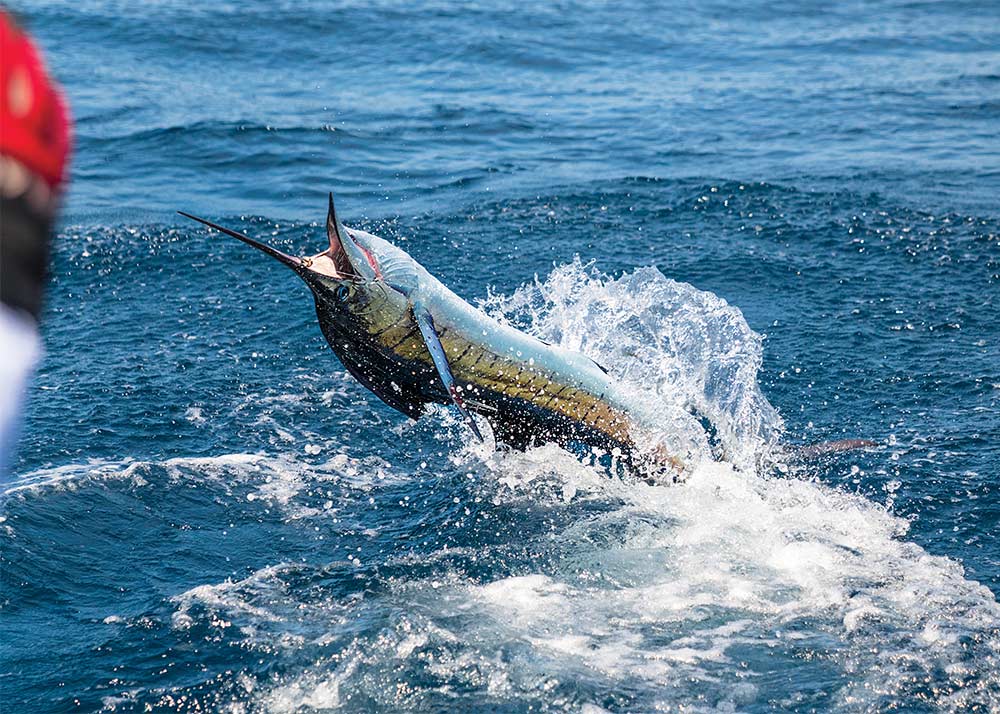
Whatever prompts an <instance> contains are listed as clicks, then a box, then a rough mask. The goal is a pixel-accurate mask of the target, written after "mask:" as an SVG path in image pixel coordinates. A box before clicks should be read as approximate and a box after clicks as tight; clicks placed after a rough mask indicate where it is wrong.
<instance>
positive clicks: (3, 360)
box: [0, 8, 70, 480]
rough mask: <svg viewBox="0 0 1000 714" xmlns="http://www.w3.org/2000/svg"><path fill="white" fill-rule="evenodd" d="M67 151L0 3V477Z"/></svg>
mask: <svg viewBox="0 0 1000 714" xmlns="http://www.w3.org/2000/svg"><path fill="white" fill-rule="evenodd" d="M69 151H70V126H69V115H68V112H67V108H66V103H65V101H64V99H63V97H62V93H61V91H60V89H59V88H58V86H57V85H56V83H55V82H54V81H53V80H52V79H51V78H50V77H49V76H48V74H47V72H46V71H45V66H44V64H43V63H42V60H41V57H40V54H39V52H38V50H37V49H36V47H35V45H34V43H33V42H32V41H31V39H30V38H29V37H28V35H27V34H26V33H25V32H24V30H22V29H21V28H20V27H18V25H17V23H16V21H15V20H14V18H13V17H12V16H11V15H10V13H9V12H8V11H6V10H4V9H3V8H0V479H3V480H5V479H6V477H7V469H8V468H9V467H10V464H11V460H12V457H13V449H14V446H15V443H16V439H17V433H18V430H19V429H18V427H19V424H20V421H21V406H22V403H23V401H24V396H25V393H26V390H27V385H28V382H29V380H30V378H31V374H32V372H33V370H34V367H35V363H36V362H37V361H38V358H39V356H40V354H41V342H40V339H39V335H38V319H39V316H40V314H41V310H42V298H43V293H44V287H45V279H46V272H47V269H48V262H49V245H50V242H51V238H52V230H53V226H54V223H55V217H56V211H57V208H58V205H59V199H60V196H61V193H62V186H63V182H64V179H65V171H66V164H67V159H68V157H69Z"/></svg>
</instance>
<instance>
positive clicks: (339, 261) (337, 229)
mask: <svg viewBox="0 0 1000 714" xmlns="http://www.w3.org/2000/svg"><path fill="white" fill-rule="evenodd" d="M326 237H327V239H328V240H329V241H330V250H329V252H328V255H329V256H330V260H332V261H333V265H334V267H335V268H336V269H337V272H338V273H340V274H341V275H343V276H346V277H359V276H358V271H357V270H355V269H354V266H353V265H352V264H351V259H350V256H349V255H348V251H347V248H345V246H346V245H347V241H349V240H350V237H349V236H348V235H347V229H346V228H344V224H343V223H341V222H340V219H339V218H337V211H336V209H335V208H334V207H333V192H332V191H331V192H330V207H329V208H328V209H327V211H326Z"/></svg>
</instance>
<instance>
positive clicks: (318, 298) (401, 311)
mask: <svg viewBox="0 0 1000 714" xmlns="http://www.w3.org/2000/svg"><path fill="white" fill-rule="evenodd" d="M183 215H185V216H188V217H189V218H193V219H194V220H197V221H200V222H202V223H205V224H206V225H209V226H210V227H212V228H215V229H217V230H220V231H223V232H225V233H227V234H229V235H232V236H234V237H236V238H239V239H240V240H242V241H244V242H246V243H248V244H250V245H253V246H254V247H256V248H258V249H259V250H262V251H263V252H266V253H268V254H269V255H271V256H272V257H275V258H276V259H278V260H279V261H280V262H282V263H284V264H285V265H287V266H288V267H290V268H291V269H292V270H294V271H295V272H296V273H297V274H298V275H299V276H300V277H301V278H302V279H303V280H304V281H305V283H306V284H307V285H308V286H309V288H310V290H311V291H312V294H313V299H314V301H315V305H316V315H317V318H318V321H319V325H320V329H321V330H322V332H323V335H324V337H325V338H326V341H327V342H328V344H329V345H330V348H331V349H332V350H333V351H334V353H336V355H337V357H338V358H339V359H340V361H341V363H342V364H343V365H344V367H345V368H346V369H347V370H348V371H349V372H350V373H351V374H352V375H353V376H354V377H355V378H356V379H357V380H358V381H359V382H360V383H361V384H362V385H364V386H365V387H367V388H368V389H369V390H371V391H372V392H373V393H375V394H376V395H377V396H378V397H379V398H380V399H381V400H382V401H384V402H385V403H386V404H388V405H389V406H390V407H392V408H394V409H396V410H398V411H400V412H402V413H403V414H406V415H407V416H409V417H411V418H414V419H416V418H419V417H420V415H421V414H422V413H423V411H424V407H425V405H427V404H429V403H438V404H454V405H455V406H456V407H457V408H458V409H459V410H460V411H461V413H462V414H463V416H464V417H465V419H466V421H467V423H468V424H469V427H470V429H471V430H472V431H473V432H474V433H475V434H476V435H477V436H479V438H482V437H481V435H480V432H479V428H478V425H477V423H476V420H475V419H474V418H473V417H472V413H477V414H479V415H481V416H482V417H485V419H486V420H487V421H488V422H489V423H490V425H491V427H492V429H493V433H494V435H495V437H496V439H497V441H498V442H502V443H505V444H508V445H510V446H512V447H515V448H525V447H527V446H529V445H531V444H532V443H542V442H546V441H554V442H556V443H560V444H567V443H574V442H575V443H580V444H585V445H589V446H592V447H596V448H598V449H602V450H604V451H607V452H613V453H621V454H622V455H625V456H630V455H634V454H635V453H636V448H635V447H636V435H637V433H638V432H642V431H643V430H647V429H648V421H649V420H650V416H649V411H648V409H647V408H646V407H645V406H644V405H642V404H640V403H638V402H637V401H636V400H635V399H634V398H632V397H631V396H630V395H629V394H627V393H626V392H625V391H623V389H622V388H621V387H620V386H619V384H618V383H617V382H616V381H615V380H614V379H612V377H611V375H609V374H608V372H607V370H605V369H604V368H602V367H601V366H600V365H598V364H597V363H596V362H594V361H593V360H592V359H590V358H589V357H587V356H586V355H584V354H582V353H580V352H575V351H572V350H568V349H565V348H562V347H558V346H554V345H550V344H547V343H545V342H543V341H541V340H539V339H537V338H535V337H533V336H531V335H528V334H526V333H524V332H521V331H520V330H517V329H515V328H513V327H511V326H509V325H505V324H503V323H501V322H499V321H497V320H495V319H493V318H492V317H490V316H489V315H487V314H486V313H484V312H483V311H482V310H480V309H477V308H475V307H473V306H472V305H470V304H469V303H467V302H466V301H465V300H463V299H461V298H460V297H459V296H457V295H456V294H455V293H453V292H452V291H451V290H449V289H448V288H447V287H446V286H445V285H443V284H442V283H441V282H440V281H439V280H437V278H435V277H434V276H432V275H431V274H430V273H429V272H428V271H427V270H426V269H425V268H424V267H423V266H422V265H420V264H419V263H418V262H417V261H416V260H414V259H413V258H412V257H411V256H410V255H409V254H407V253H406V252H405V251H403V250H401V249H400V248H399V247H397V246H395V245H393V244H391V243H389V242H388V241H386V240H383V239H382V238H379V237H378V236H374V235H372V234H370V233H367V232H364V231H360V230H354V229H350V228H347V227H345V226H344V225H343V224H341V223H340V221H339V219H338V218H337V215H336V212H335V210H334V206H333V198H332V196H331V198H330V202H329V209H328V214H327V236H328V239H329V243H330V245H329V247H328V248H327V249H326V250H324V251H323V252H321V253H318V254H316V255H313V256H310V257H302V258H298V257H293V256H289V255H285V254H284V253H281V252H280V251H277V250H275V249H274V248H271V247H270V246H266V245H264V244H262V243H259V242H257V241H255V240H253V239H252V238H249V237H247V236H245V235H243V234H240V233H237V232H235V231H231V230H229V229H227V228H223V227H222V226H218V225H216V224H213V223H210V222H208V221H205V220H204V219H200V218H197V217H195V216H190V215H189V214H183ZM644 422H647V423H644ZM656 459H657V460H658V461H659V462H660V463H661V464H668V465H669V466H670V467H671V468H674V469H675V470H677V469H680V468H681V463H680V461H679V460H678V459H677V458H676V456H675V455H673V454H669V455H668V454H664V453H662V449H661V450H660V453H659V455H658V456H657V457H656Z"/></svg>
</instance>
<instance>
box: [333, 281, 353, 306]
mask: <svg viewBox="0 0 1000 714" xmlns="http://www.w3.org/2000/svg"><path fill="white" fill-rule="evenodd" d="M350 294H351V291H350V290H349V289H348V287H347V286H346V285H338V286H337V289H336V290H334V291H333V297H334V298H335V299H336V301H337V302H347V298H348V296H349V295H350Z"/></svg>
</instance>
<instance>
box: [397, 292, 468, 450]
mask: <svg viewBox="0 0 1000 714" xmlns="http://www.w3.org/2000/svg"><path fill="white" fill-rule="evenodd" d="M412 309H413V319H414V320H416V322H417V327H419V328H420V334H421V335H423V338H424V344H425V345H427V351H428V352H430V353H431V359H432V360H434V366H435V367H436V368H437V372H438V375H439V376H440V377H441V382H442V383H444V387H445V389H447V390H448V394H450V395H451V401H452V402H454V403H455V406H456V407H458V411H460V412H462V416H463V417H464V418H465V422H466V423H467V424H468V425H469V428H470V429H472V433H473V434H475V435H476V437H477V438H478V439H479V440H480V441H485V439H483V435H482V434H481V433H480V431H479V427H478V426H476V422H475V420H474V419H473V418H472V413H471V412H470V411H469V410H468V408H467V407H466V406H465V401H464V400H463V399H462V395H461V394H459V392H458V389H457V388H456V384H455V378H454V377H453V376H452V374H451V367H449V366H448V358H447V357H446V356H445V353H444V346H443V345H442V344H441V340H440V338H438V335H437V331H436V330H435V329H434V318H432V317H431V314H430V313H429V312H427V310H426V309H425V308H423V307H422V306H420V305H413V306H412Z"/></svg>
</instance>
